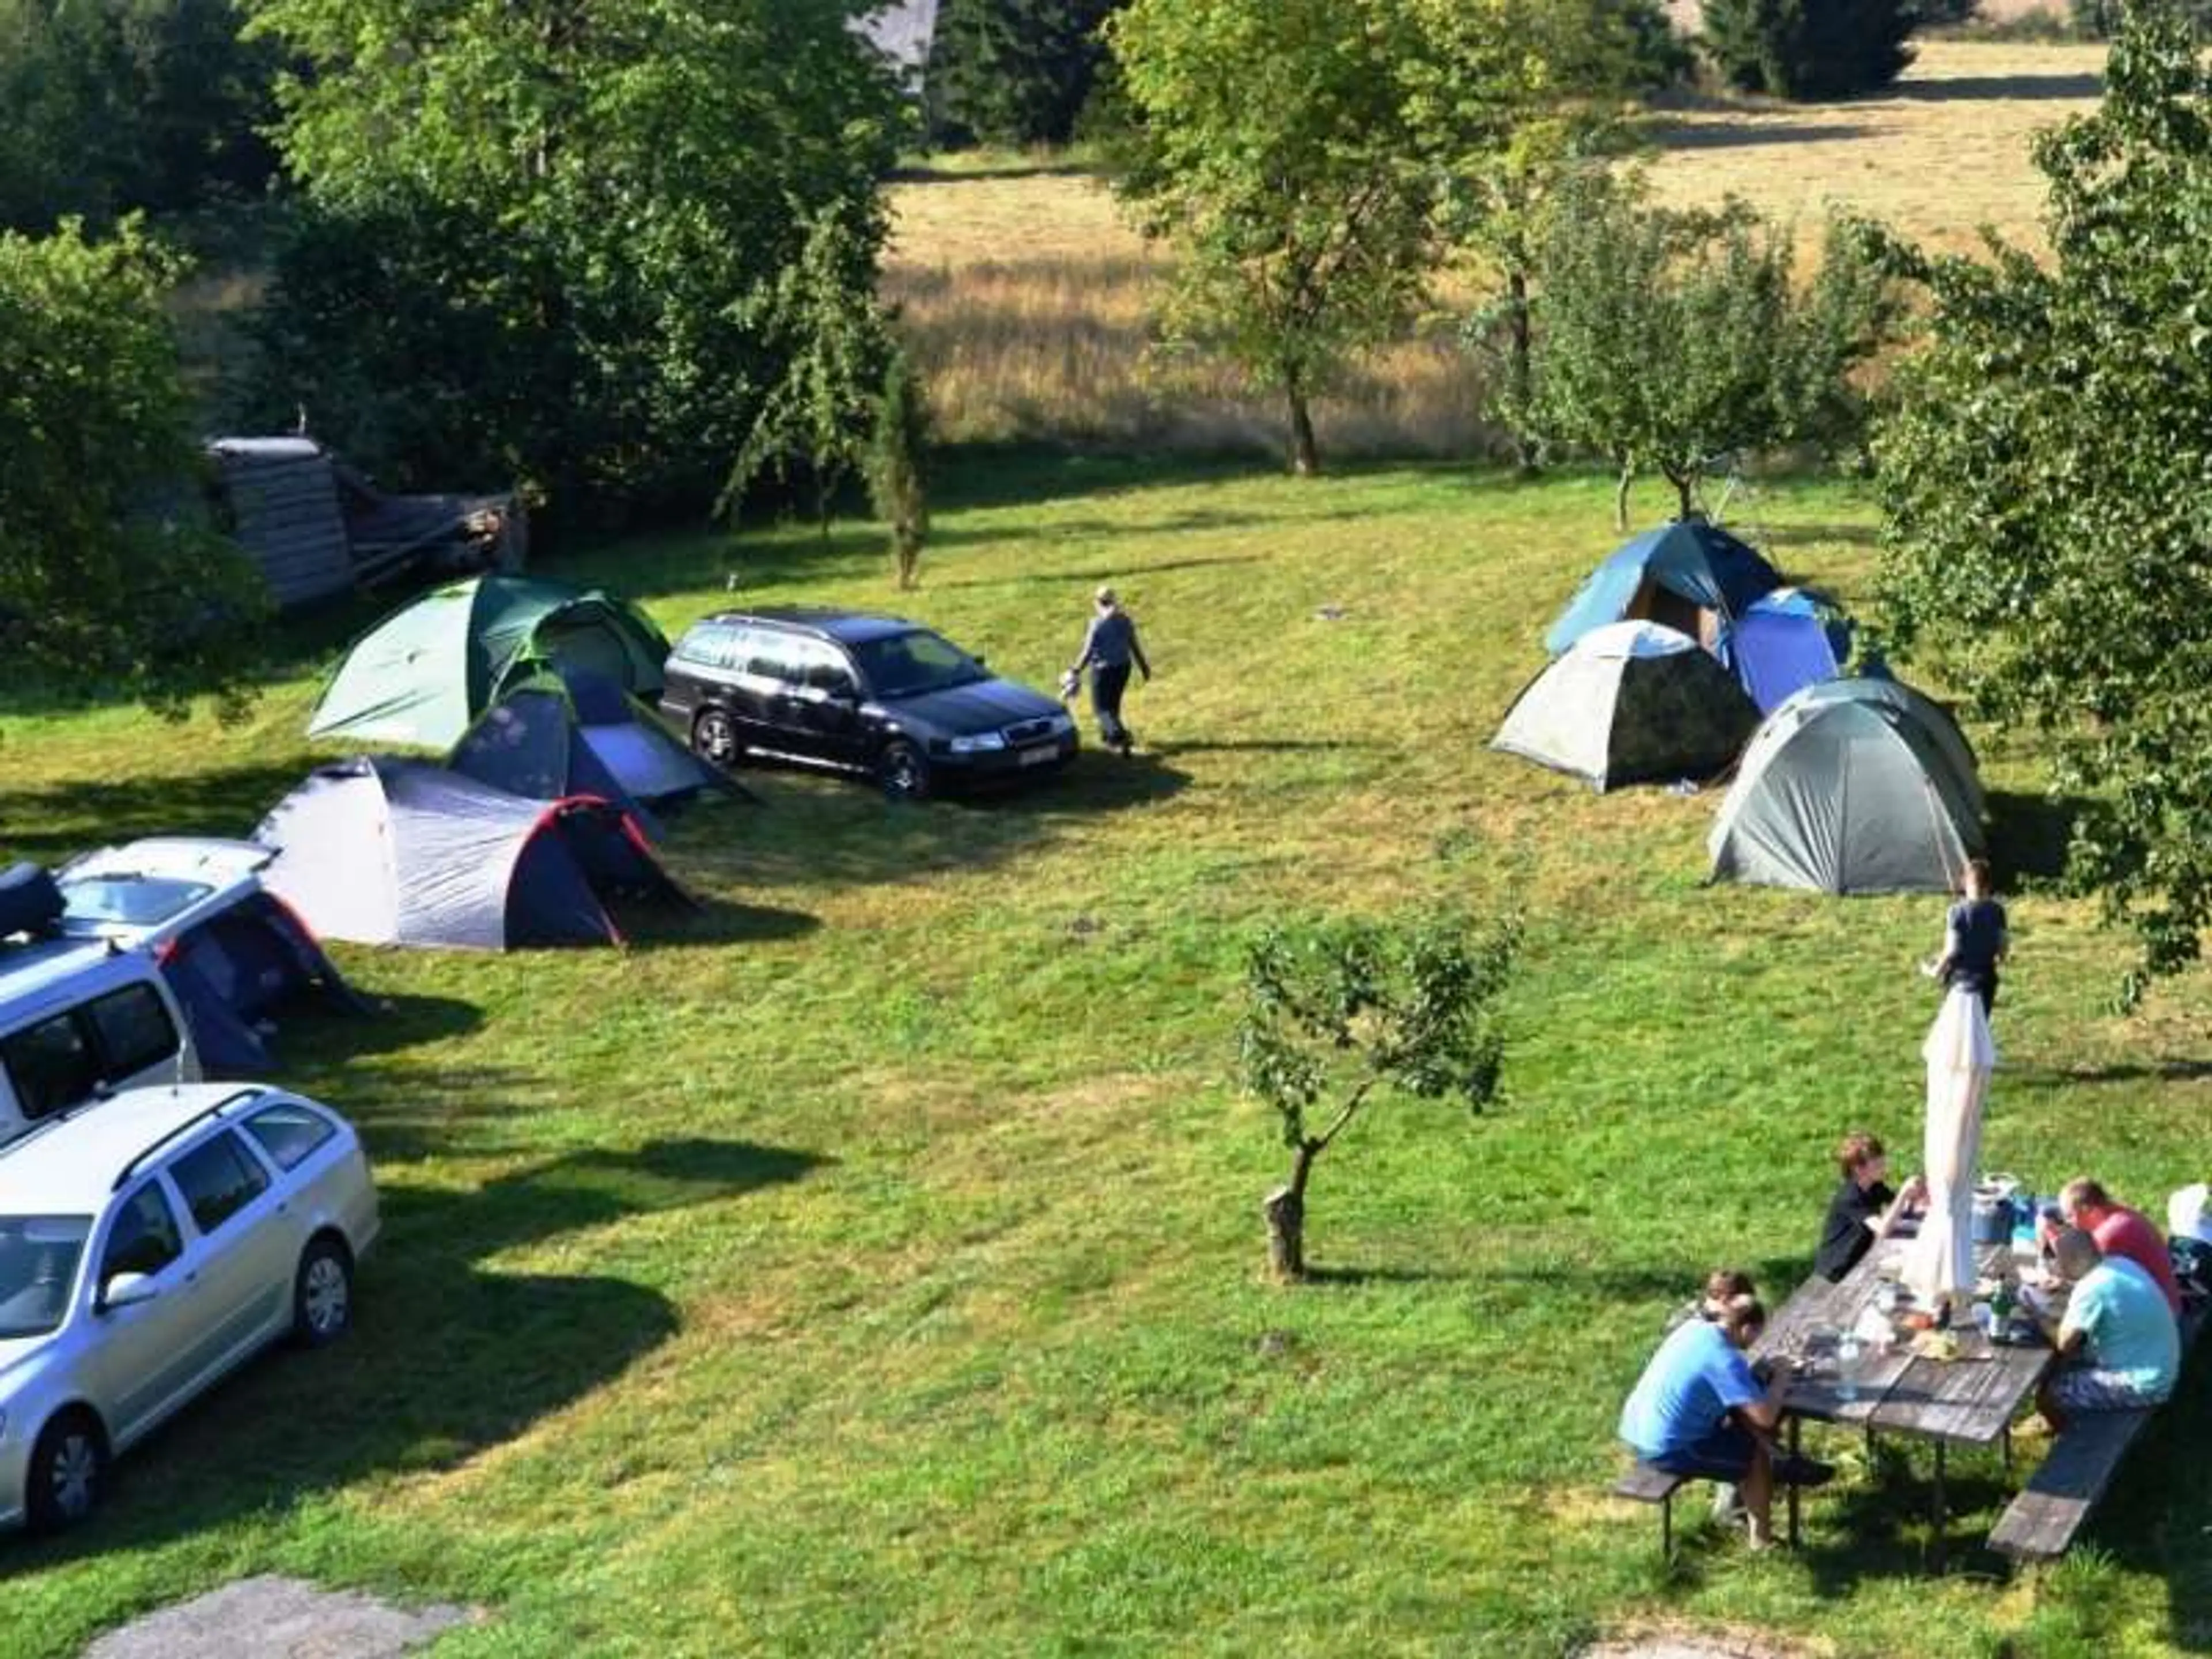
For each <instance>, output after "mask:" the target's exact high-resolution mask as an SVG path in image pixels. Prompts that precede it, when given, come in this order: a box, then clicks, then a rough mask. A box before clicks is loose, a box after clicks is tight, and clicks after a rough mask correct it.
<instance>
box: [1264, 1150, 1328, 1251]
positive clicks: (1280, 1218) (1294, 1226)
mask: <svg viewBox="0 0 2212 1659" xmlns="http://www.w3.org/2000/svg"><path fill="white" fill-rule="evenodd" d="M1321 1146H1322V1144H1321V1142H1319V1141H1317V1140H1304V1141H1300V1142H1299V1143H1298V1150H1297V1157H1296V1158H1294V1159H1293V1160H1292V1162H1291V1179H1290V1184H1289V1185H1287V1186H1285V1187H1279V1188H1276V1189H1275V1190H1274V1191H1273V1192H1272V1193H1269V1194H1267V1203H1266V1204H1265V1205H1264V1206H1261V1207H1262V1208H1263V1209H1264V1210H1265V1211H1266V1212H1267V1266H1268V1267H1269V1269H1270V1270H1271V1271H1272V1272H1273V1273H1274V1275H1275V1277H1276V1279H1279V1280H1280V1281H1281V1282H1282V1283H1284V1284H1286V1285H1291V1284H1296V1283H1297V1281H1298V1280H1299V1279H1304V1277H1305V1276H1306V1177H1307V1176H1309V1175H1310V1174H1311V1173H1312V1172H1313V1161H1314V1159H1315V1158H1316V1157H1318V1156H1319V1155H1320V1153H1321Z"/></svg>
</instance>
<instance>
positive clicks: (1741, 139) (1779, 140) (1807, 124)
mask: <svg viewBox="0 0 2212 1659" xmlns="http://www.w3.org/2000/svg"><path fill="white" fill-rule="evenodd" d="M1876 131H1879V129H1877V128H1875V127H1869V126H1857V125H1829V126H1822V125H1819V124H1818V123H1817V122H1812V121H1731V122H1725V123H1723V122H1717V121H1714V122H1698V123H1695V124H1693V125H1681V126H1665V127H1654V128H1652V129H1651V130H1650V133H1651V138H1652V141H1653V142H1654V143H1656V144H1657V145H1658V146H1659V148H1660V149H1756V148H1759V147H1760V146H1763V145H1766V144H1818V143H1826V142H1827V141H1829V140H1834V141H1836V142H1838V143H1844V142H1848V141H1850V140H1851V139H1854V138H1865V137H1870V136H1871V135H1873V134H1874V133H1875V132H1876Z"/></svg>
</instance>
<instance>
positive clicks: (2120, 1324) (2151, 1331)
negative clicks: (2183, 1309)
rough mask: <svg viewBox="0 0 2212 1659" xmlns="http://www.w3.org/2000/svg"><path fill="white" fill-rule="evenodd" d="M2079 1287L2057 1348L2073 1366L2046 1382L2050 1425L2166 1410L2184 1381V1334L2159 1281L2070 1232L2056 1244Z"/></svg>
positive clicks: (2062, 1266) (2043, 1396) (2043, 1401)
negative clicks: (2086, 1416)
mask: <svg viewBox="0 0 2212 1659" xmlns="http://www.w3.org/2000/svg"><path fill="white" fill-rule="evenodd" d="M2051 1256H2052V1259H2053V1260H2054V1261H2056V1262H2057V1267H2058V1271H2059V1273H2060V1274H2061V1275H2062V1276H2063V1278H2065V1279H2069V1280H2071V1281H2072V1283H2073V1290H2072V1292H2071V1293H2070V1294H2069V1296H2068V1297H2067V1298H2066V1312H2065V1316H2063V1318H2061V1319H2060V1320H2059V1321H2058V1322H2057V1326H2056V1327H2055V1328H2053V1329H2052V1331H2051V1345H2052V1346H2054V1347H2056V1348H2057V1350H2058V1352H2059V1355H2060V1357H2061V1358H2063V1359H2065V1360H2068V1361H2070V1362H2071V1363H2070V1364H2063V1365H2062V1366H2060V1367H2059V1368H2058V1369H2057V1370H2054V1371H2052V1372H2051V1375H2050V1376H2047V1377H2045V1379H2044V1383H2043V1388H2042V1389H2041V1392H2040V1394H2039V1396H2038V1399H2037V1404H2038V1405H2039V1406H2040V1407H2041V1408H2042V1411H2043V1416H2044V1420H2045V1422H2047V1423H2049V1424H2050V1425H2051V1427H2052V1428H2053V1429H2063V1428H2064V1427H2065V1426H2066V1425H2067V1423H2068V1421H2069V1419H2072V1418H2074V1417H2075V1416H2076V1415H2078V1414H2080V1413H2083V1412H2123V1411H2141V1410H2142V1409H2144V1408H2145V1407H2150V1406H2156V1405H2159V1404H2160V1403H2162V1402H2163V1401H2165V1400H2166V1397H2167V1396H2168V1395H2171V1394H2172V1392H2173V1384H2174V1381H2175V1379H2176V1378H2177V1377H2179V1375H2180V1373H2181V1333H2180V1330H2179V1327H2177V1326H2176V1325H2175V1323H2174V1321H2173V1310H2172V1307H2170V1306H2169V1305H2168V1304H2167V1303H2166V1292H2165V1291H2162V1290H2160V1288H2159V1285H2158V1281H2157V1280H2156V1279H2153V1278H2152V1277H2151V1276H2150V1275H2149V1274H2148V1273H2145V1272H2144V1271H2143V1270H2142V1268H2141V1267H2137V1266H2136V1264H2135V1263H2134V1262H2132V1261H2129V1260H2128V1259H2127V1258H2126V1257H2124V1256H2118V1255H2105V1254H2104V1253H2103V1252H2102V1251H2101V1250H2100V1249H2098V1248H2097V1241H2096V1240H2095V1239H2094V1238H2093V1237H2091V1236H2090V1235H2089V1234H2087V1233H2085V1232H2083V1231H2081V1230H2080V1229H2079V1228H2077V1227H2069V1228H2068V1229H2067V1230H2066V1231H2064V1232H2062V1233H2060V1234H2059V1235H2058V1237H2057V1238H2056V1239H2054V1240H2052V1241H2051Z"/></svg>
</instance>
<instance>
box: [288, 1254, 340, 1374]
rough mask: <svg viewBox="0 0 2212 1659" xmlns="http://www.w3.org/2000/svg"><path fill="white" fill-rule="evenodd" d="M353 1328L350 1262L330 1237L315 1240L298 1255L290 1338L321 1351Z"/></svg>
mask: <svg viewBox="0 0 2212 1659" xmlns="http://www.w3.org/2000/svg"><path fill="white" fill-rule="evenodd" d="M352 1328H353V1260H352V1258H351V1257H350V1256H349V1255H347V1254H346V1251H345V1247H344V1246H343V1245H342V1244H340V1243H338V1242H337V1240H336V1239H333V1238H327V1237H325V1238H318V1239H316V1240H314V1241H313V1243H310V1244H309V1245H308V1246H307V1249H304V1250H302V1251H301V1253H300V1271H299V1273H298V1275H297V1276H296V1277H295V1279H293V1281H292V1337H293V1340H295V1341H296V1342H298V1343H299V1344H300V1346H301V1347H305V1348H324V1347H328V1346H330V1345H331V1343H333V1342H335V1341H337V1340H338V1339H339V1338H340V1337H342V1336H343V1335H344V1334H346V1333H347V1332H348V1331H349V1330H351V1329H352Z"/></svg>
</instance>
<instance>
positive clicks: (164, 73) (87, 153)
mask: <svg viewBox="0 0 2212 1659" xmlns="http://www.w3.org/2000/svg"><path fill="white" fill-rule="evenodd" d="M241 23H242V19H241V16H240V13H239V10H238V8H237V6H236V5H235V4H234V3H233V0H0V110H4V111H5V112H7V118H6V120H5V121H4V123H0V226H7V227H12V228H16V229H21V230H29V231H44V230H46V229H49V228H52V226H53V225H54V224H55V223H56V222H58V220H60V219H62V218H64V217H65V216H77V217H82V218H85V219H88V220H91V221H95V222H106V221H110V220H112V218H113V217H115V216H117V215H118V214H120V213H123V212H126V211H130V210H135V209H144V210H149V211H170V210H178V209H185V208H191V207H195V206H197V205H200V204H203V203H204V202H206V201H207V200H209V199H210V198H211V197H216V196H219V195H222V194H223V193H225V192H234V193H235V192H243V191H258V190H259V189H260V188H261V187H262V186H263V185H264V184H265V183H266V182H267V181H268V179H269V178H270V174H271V173H272V172H273V171H274V168H275V165H276V162H275V156H274V154H273V152H272V151H271V149H270V146H269V144H268V143H267V141H266V140H265V139H264V137H263V136H262V133H261V131H260V129H261V128H262V127H263V126H264V125H266V123H267V122H268V121H269V119H270V118H271V116H272V115H273V114H274V112H275V104H274V101H273V97H272V87H273V83H274V81H275V77H276V58H275V54H274V53H273V52H271V51H270V49H269V48H268V46H266V45H265V44H255V43H250V42H246V41H244V40H240V27H241Z"/></svg>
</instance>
